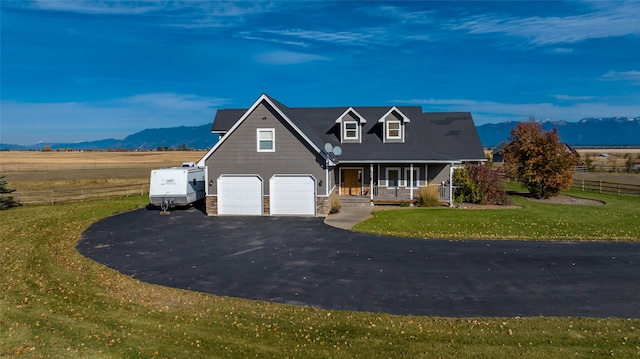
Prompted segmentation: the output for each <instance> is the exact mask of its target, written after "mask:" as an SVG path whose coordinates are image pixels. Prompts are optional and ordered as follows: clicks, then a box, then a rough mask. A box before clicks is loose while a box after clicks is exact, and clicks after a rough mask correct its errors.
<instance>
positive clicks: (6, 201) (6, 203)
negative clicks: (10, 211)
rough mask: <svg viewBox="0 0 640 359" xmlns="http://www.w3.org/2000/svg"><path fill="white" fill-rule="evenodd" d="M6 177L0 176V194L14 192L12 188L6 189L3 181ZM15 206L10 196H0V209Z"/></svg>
mask: <svg viewBox="0 0 640 359" xmlns="http://www.w3.org/2000/svg"><path fill="white" fill-rule="evenodd" d="M5 177H6V176H0V194H7V193H12V192H14V191H15V189H13V188H7V181H5V180H4V178H5ZM13 205H15V201H14V200H13V197H12V196H0V209H5V208H8V207H11V206H13Z"/></svg>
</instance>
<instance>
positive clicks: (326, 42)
mask: <svg viewBox="0 0 640 359" xmlns="http://www.w3.org/2000/svg"><path fill="white" fill-rule="evenodd" d="M0 7H1V10H0V11H1V14H0V15H1V19H0V20H1V21H0V30H1V33H0V41H1V53H0V60H1V64H0V65H1V68H0V71H1V80H0V81H1V82H0V91H1V92H0V96H1V101H2V103H1V107H0V116H1V118H0V121H1V122H0V142H2V143H13V144H34V143H37V142H40V141H47V142H76V141H90V140H98V139H105V138H117V139H121V138H124V137H125V136H127V135H129V134H132V133H134V132H137V131H140V130H143V129H146V128H160V127H174V126H182V125H184V126H195V125H202V124H207V123H211V121H212V120H213V116H214V115H215V111H216V109H218V108H246V107H248V106H250V105H251V104H252V103H253V102H254V101H255V100H256V99H257V98H258V97H259V96H260V95H261V94H262V93H267V94H269V95H270V96H272V97H274V98H276V99H277V100H279V101H280V102H282V103H284V104H285V105H287V106H289V107H315V106H376V105H383V106H387V105H420V106H422V107H423V109H424V110H425V111H469V112H471V113H472V114H473V116H474V119H475V121H476V124H477V125H480V124H484V123H496V122H503V121H512V120H525V119H527V118H528V117H529V116H535V117H536V119H539V120H544V119H553V120H565V121H578V120H580V119H582V118H584V117H611V116H640V21H639V20H638V19H640V2H639V1H629V2H627V1H571V2H560V1H550V2H541V1H495V2H483V1H472V2H462V1H446V2H432V1H412V2H402V1H375V2H369V1H354V2H349V1H295V2H293V1H265V2H262V1H251V2H238V1H230V2H220V1H218V2H205V1H175V2H174V1H153V2H147V1H141V2H135V1H134V2H113V1H83V0H71V1H56V0H42V1H16V2H13V1H5V0H3V1H1V2H0Z"/></svg>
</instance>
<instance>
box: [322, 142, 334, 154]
mask: <svg viewBox="0 0 640 359" xmlns="http://www.w3.org/2000/svg"><path fill="white" fill-rule="evenodd" d="M324 150H325V152H327V153H331V151H333V146H331V144H330V143H329V142H327V143H325V144H324Z"/></svg>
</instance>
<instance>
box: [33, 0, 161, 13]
mask: <svg viewBox="0 0 640 359" xmlns="http://www.w3.org/2000/svg"><path fill="white" fill-rule="evenodd" d="M32 4H33V7H35V8H37V9H41V10H50V11H66V12H76V13H83V14H112V15H138V14H144V13H149V12H152V11H158V10H162V9H163V8H165V7H166V6H167V5H168V2H167V1H136V2H128V1H126V2H125V1H101V0H72V1H70V0H36V1H33V3H32Z"/></svg>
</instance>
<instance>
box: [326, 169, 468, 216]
mask: <svg viewBox="0 0 640 359" xmlns="http://www.w3.org/2000/svg"><path fill="white" fill-rule="evenodd" d="M458 165H459V163H458V162H446V163H445V162H438V163H368V164H356V163H354V164H343V163H341V164H340V167H339V168H338V171H336V172H337V173H336V174H337V176H338V179H337V181H336V182H337V183H338V190H339V194H340V196H341V197H342V196H351V197H362V198H368V199H369V202H370V203H371V204H383V203H386V204H393V203H414V202H416V200H417V198H418V197H419V195H420V191H421V190H422V189H423V188H424V187H431V186H437V188H438V197H439V199H440V200H441V201H443V202H447V203H448V204H449V206H453V200H452V199H453V196H452V187H451V185H450V184H451V183H452V176H453V169H455V168H456V167H457V166H458Z"/></svg>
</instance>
